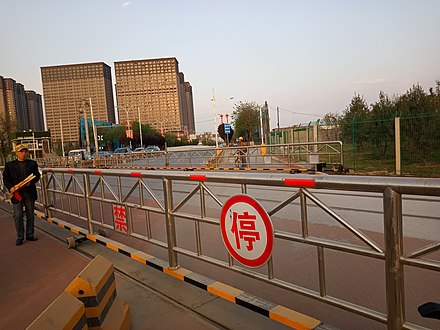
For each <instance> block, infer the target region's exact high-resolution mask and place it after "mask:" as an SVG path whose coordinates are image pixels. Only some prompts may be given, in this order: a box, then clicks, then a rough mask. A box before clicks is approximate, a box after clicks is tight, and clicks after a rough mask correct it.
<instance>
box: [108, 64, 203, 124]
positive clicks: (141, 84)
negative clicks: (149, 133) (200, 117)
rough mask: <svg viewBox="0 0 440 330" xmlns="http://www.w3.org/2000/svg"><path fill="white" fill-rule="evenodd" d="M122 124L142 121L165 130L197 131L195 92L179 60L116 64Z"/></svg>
mask: <svg viewBox="0 0 440 330" xmlns="http://www.w3.org/2000/svg"><path fill="white" fill-rule="evenodd" d="M115 76H116V99H117V104H118V113H119V122H126V121H129V122H130V121H135V120H139V117H140V119H141V123H142V124H149V125H150V126H152V127H154V128H156V129H158V130H163V131H171V132H182V131H184V130H187V131H189V132H194V131H195V126H194V107H193V102H192V89H191V85H190V84H189V83H188V82H185V81H184V76H183V74H181V73H180V72H179V63H178V61H177V59H176V58H174V57H171V58H159V59H145V60H132V61H121V62H115Z"/></svg>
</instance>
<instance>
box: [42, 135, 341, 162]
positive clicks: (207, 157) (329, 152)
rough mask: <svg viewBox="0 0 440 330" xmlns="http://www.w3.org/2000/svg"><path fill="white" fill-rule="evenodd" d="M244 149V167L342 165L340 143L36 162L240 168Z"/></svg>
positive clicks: (190, 149)
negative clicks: (240, 158)
mask: <svg viewBox="0 0 440 330" xmlns="http://www.w3.org/2000/svg"><path fill="white" fill-rule="evenodd" d="M239 149H245V150H246V151H245V153H244V155H243V158H244V159H246V167H259V168H269V167H279V168H286V169H290V168H292V167H295V165H296V164H298V163H299V164H310V165H312V166H313V165H315V164H318V163H322V164H329V165H333V164H334V165H337V166H340V165H342V164H343V152H342V142H340V141H326V142H308V143H293V144H278V145H258V146H246V147H230V148H217V149H216V148H214V147H199V146H188V147H186V148H184V149H183V150H182V149H167V150H166V151H154V152H135V153H129V154H113V155H111V156H108V155H106V156H97V157H96V158H95V159H94V160H93V162H92V161H78V159H74V158H71V157H64V158H59V157H54V158H41V159H38V160H37V161H38V163H39V165H40V167H96V168H113V167H118V168H121V167H127V168H129V167H133V166H137V167H143V168H156V167H157V168H158V167H182V168H183V167H184V168H193V167H195V168H201V167H206V168H210V167H227V168H233V167H239V166H240V164H237V152H238V151H239Z"/></svg>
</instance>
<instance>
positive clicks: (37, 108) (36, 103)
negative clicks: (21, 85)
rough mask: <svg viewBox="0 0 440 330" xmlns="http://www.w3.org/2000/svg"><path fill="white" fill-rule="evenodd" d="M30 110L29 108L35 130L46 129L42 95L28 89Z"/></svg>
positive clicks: (32, 126)
mask: <svg viewBox="0 0 440 330" xmlns="http://www.w3.org/2000/svg"><path fill="white" fill-rule="evenodd" d="M26 97H27V103H28V110H29V124H30V128H31V129H32V130H33V131H34V132H42V131H44V116H43V103H42V100H41V95H40V94H38V93H35V92H34V91H26Z"/></svg>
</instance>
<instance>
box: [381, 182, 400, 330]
mask: <svg viewBox="0 0 440 330" xmlns="http://www.w3.org/2000/svg"><path fill="white" fill-rule="evenodd" d="M383 210H384V235H385V273H386V293H387V316H388V319H387V324H388V329H390V330H397V329H402V327H403V323H404V321H405V320H404V319H405V306H404V303H405V302H404V293H403V289H404V286H403V265H402V262H401V260H400V258H401V256H402V250H403V245H402V237H403V229H402V196H401V194H400V193H397V192H395V191H394V190H392V189H391V188H386V189H385V191H384V193H383Z"/></svg>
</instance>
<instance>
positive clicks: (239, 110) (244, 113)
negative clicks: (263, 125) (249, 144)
mask: <svg viewBox="0 0 440 330" xmlns="http://www.w3.org/2000/svg"><path fill="white" fill-rule="evenodd" d="M259 109H260V108H259V106H258V104H257V103H256V102H242V101H240V102H238V103H236V104H235V105H234V111H233V112H232V123H233V124H234V131H235V133H234V138H238V137H240V136H242V137H243V139H244V140H245V141H250V140H252V137H253V135H254V132H255V131H256V130H257V129H258V120H259Z"/></svg>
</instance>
